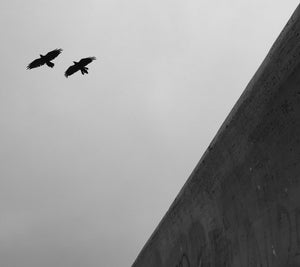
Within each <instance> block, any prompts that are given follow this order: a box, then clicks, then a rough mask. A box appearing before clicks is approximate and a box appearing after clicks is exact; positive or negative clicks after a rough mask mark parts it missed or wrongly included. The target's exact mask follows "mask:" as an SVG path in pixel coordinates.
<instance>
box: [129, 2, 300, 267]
mask: <svg viewBox="0 0 300 267" xmlns="http://www.w3.org/2000/svg"><path fill="white" fill-rule="evenodd" d="M299 63H300V7H298V8H297V10H296V11H295V13H294V14H293V16H292V18H291V19H290V21H289V22H288V24H287V25H286V27H285V29H284V30H283V32H282V33H281V34H280V36H279V37H278V39H277V41H276V42H275V44H274V45H273V47H272V48H271V50H270V52H269V54H268V56H267V57H266V59H265V60H264V62H263V63H262V65H261V66H260V68H259V70H258V71H257V73H256V74H255V76H254V77H253V79H252V80H251V81H250V83H249V85H248V86H247V88H246V90H245V91H244V93H243V95H242V96H241V98H240V99H239V101H238V102H237V104H236V105H235V107H234V108H233V110H232V112H231V113H230V115H229V116H228V118H227V119H226V121H225V122H224V124H223V126H222V127H221V129H220V130H219V132H218V133H217V135H216V137H215V138H214V140H213V141H212V143H211V144H210V146H209V148H208V149H207V151H206V152H205V154H204V155H203V157H202V159H201V160H200V162H199V164H198V165H197V166H196V168H195V170H194V171H193V173H192V174H191V176H190V178H189V179H188V181H187V182H186V184H185V185H184V187H183V189H182V190H181V191H180V193H179V195H178V196H177V198H176V199H175V201H174V203H173V204H172V205H171V207H170V209H169V211H168V212H167V214H166V215H165V217H164V218H163V219H162V221H161V223H160V224H159V225H158V227H157V229H156V230H155V232H154V233H153V234H152V236H151V238H150V239H149V240H148V242H147V243H146V245H145V247H144V248H143V250H142V251H141V253H140V254H139V256H138V257H137V259H136V261H135V262H134V264H133V265H132V266H133V267H141V266H143V267H150V266H151V267H160V266H165V267H169V266H170V267H176V266H178V267H188V266H189V267H196V266H197V267H199V266H201V267H204V266H205V267H207V266H237V267H244V266H253V267H254V266H255V267H256V266H280V267H282V266H283V267H287V266H289V267H296V266H298V267H300V64H299ZM224 90H228V88H224Z"/></svg>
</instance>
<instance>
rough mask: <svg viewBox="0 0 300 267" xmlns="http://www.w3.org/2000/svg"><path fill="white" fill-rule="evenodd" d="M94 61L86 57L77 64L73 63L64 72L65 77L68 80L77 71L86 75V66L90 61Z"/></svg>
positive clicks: (93, 58)
mask: <svg viewBox="0 0 300 267" xmlns="http://www.w3.org/2000/svg"><path fill="white" fill-rule="evenodd" d="M94 60H96V58H95V57H86V58H82V59H81V60H80V61H79V62H76V61H73V63H74V65H72V66H70V67H69V68H68V69H67V70H66V72H65V76H66V77H67V78H68V77H69V76H70V75H72V74H74V73H75V72H77V71H79V70H80V71H81V74H82V75H84V74H85V73H86V74H88V68H87V67H86V65H88V64H90V63H91V62H92V61H94Z"/></svg>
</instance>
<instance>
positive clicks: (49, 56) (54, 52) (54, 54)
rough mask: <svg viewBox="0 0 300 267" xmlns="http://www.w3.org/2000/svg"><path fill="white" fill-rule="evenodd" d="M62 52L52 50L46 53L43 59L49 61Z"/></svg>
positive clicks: (60, 50)
mask: <svg viewBox="0 0 300 267" xmlns="http://www.w3.org/2000/svg"><path fill="white" fill-rule="evenodd" d="M62 51H63V50H62V49H61V48H60V49H54V50H52V51H50V52H49V53H47V54H46V55H45V57H46V59H47V60H48V61H50V60H52V59H54V58H56V57H57V56H58V55H59V54H60V53H61V52H62Z"/></svg>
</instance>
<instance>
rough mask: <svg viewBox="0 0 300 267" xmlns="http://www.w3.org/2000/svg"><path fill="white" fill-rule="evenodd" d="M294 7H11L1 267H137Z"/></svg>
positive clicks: (266, 3)
mask: <svg viewBox="0 0 300 267" xmlns="http://www.w3.org/2000/svg"><path fill="white" fill-rule="evenodd" d="M297 4H298V1H296V0H289V1H279V0H278V1H274V0H272V1H271V0H251V1H249V0H247V1H246V0H228V1H221V0H219V1H211V0H201V1H200V0H186V1H179V0H152V1H145V0H130V1H122V0H84V1H82V0H81V1H79V0H72V1H71V0H69V1H62V0H51V1H49V0H36V1H34V0H27V1H24V0H2V1H1V2H0V33H1V50H0V56H1V64H0V73H1V87H0V212H1V213H0V214H1V216H0V265H1V266H5V267H82V266H85V267H96V266H97V267H98V266H104V267H118V266H130V265H131V264H132V263H133V261H134V259H135V258H136V256H137V255H138V253H139V251H140V250H141V248H142V246H143V245H144V244H145V242H146V241H147V239H148V238H149V236H150V235H151V233H152V232H153V230H154V229H155V227H156V225H157V224H158V223H159V221H160V219H161V218H162V216H163V215H164V214H165V212H166V211H167V209H168V207H169V206H170V204H171V203H172V201H173V200H174V198H175V197H176V195H177V193H178V191H179V190H180V188H181V187H182V185H183V184H184V182H185V181H186V179H187V178H188V176H189V174H190V173H191V172H192V170H193V168H194V167H195V165H196V164H197V162H198V160H199V159H200V157H201V155H202V154H203V152H204V151H205V149H206V147H207V146H208V144H209V142H210V141H211V140H212V138H213V137H214V135H215V133H216V131H217V130H218V128H219V127H220V125H221V123H222V122H223V121H224V119H225V118H226V116H227V115H228V113H229V111H230V110H231V108H232V107H233V105H234V103H235V102H236V101H237V99H238V97H239V96H240V95H241V93H242V91H243V89H244V88H245V87H246V85H247V83H248V82H249V80H250V78H251V77H252V76H253V74H254V73H255V71H256V70H257V68H258V66H259V65H260V63H261V62H262V60H263V59H264V57H265V56H266V54H267V52H268V50H269V48H270V47H271V45H272V44H273V42H274V40H275V39H276V37H277V36H278V35H279V33H280V31H281V30H282V28H283V27H284V25H285V23H286V22H287V20H288V19H289V17H290V16H291V14H292V12H293V11H294V9H295V8H296V6H297ZM55 48H63V49H64V51H63V53H62V54H61V55H60V56H59V57H58V58H57V59H56V60H55V61H54V63H55V68H54V69H50V68H47V67H42V68H39V69H34V70H30V71H29V70H26V66H27V64H28V63H29V62H31V61H32V60H33V59H35V58H36V57H38V55H39V54H44V53H46V52H47V51H49V50H52V49H55ZM87 56H96V57H97V60H96V61H95V62H93V63H92V64H91V65H90V66H89V67H90V73H89V74H88V75H85V76H82V75H81V74H80V73H76V74H75V75H74V76H71V77H69V78H68V79H66V78H65V77H64V76H63V73H64V71H65V70H66V68H67V67H68V66H69V65H70V64H72V61H73V60H78V59H80V58H82V57H87Z"/></svg>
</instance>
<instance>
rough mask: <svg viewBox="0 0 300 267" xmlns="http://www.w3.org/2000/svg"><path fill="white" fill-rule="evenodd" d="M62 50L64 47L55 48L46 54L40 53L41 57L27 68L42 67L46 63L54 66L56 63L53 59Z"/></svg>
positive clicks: (51, 66)
mask: <svg viewBox="0 0 300 267" xmlns="http://www.w3.org/2000/svg"><path fill="white" fill-rule="evenodd" d="M62 51H63V50H62V49H54V50H52V51H50V52H49V53H47V54H46V55H44V56H43V55H40V58H37V59H35V60H34V61H32V62H31V63H30V64H29V65H28V66H27V69H28V70H29V69H33V68H37V67H40V66H42V65H44V64H46V65H47V66H48V67H50V68H53V67H54V63H52V62H51V61H52V60H53V59H55V58H56V57H57V56H58V55H59V54H60V53H61V52H62Z"/></svg>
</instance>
